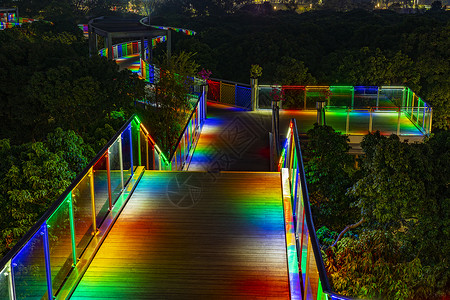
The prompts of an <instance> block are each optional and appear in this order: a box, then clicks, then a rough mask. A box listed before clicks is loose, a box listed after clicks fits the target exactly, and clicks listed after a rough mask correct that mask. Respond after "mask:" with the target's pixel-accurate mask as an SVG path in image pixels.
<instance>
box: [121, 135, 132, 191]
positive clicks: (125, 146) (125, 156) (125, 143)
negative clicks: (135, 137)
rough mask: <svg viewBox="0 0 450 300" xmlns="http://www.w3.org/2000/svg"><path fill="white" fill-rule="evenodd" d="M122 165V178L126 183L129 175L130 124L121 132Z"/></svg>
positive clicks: (130, 165)
mask: <svg viewBox="0 0 450 300" xmlns="http://www.w3.org/2000/svg"><path fill="white" fill-rule="evenodd" d="M121 136H122V165H123V180H124V184H127V182H128V180H129V179H130V177H131V173H132V172H131V167H132V163H131V145H130V143H131V126H130V127H128V128H127V129H125V130H124V131H123V132H122V135H121Z"/></svg>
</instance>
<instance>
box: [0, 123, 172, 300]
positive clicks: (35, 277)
mask: <svg viewBox="0 0 450 300" xmlns="http://www.w3.org/2000/svg"><path fill="white" fill-rule="evenodd" d="M135 125H136V126H135ZM141 134H143V135H144V136H145V139H144V140H141V139H140V136H141ZM124 137H125V138H128V139H129V141H128V142H129V143H126V144H124V143H122V142H121V140H122V138H124ZM136 139H137V140H136ZM125 140H126V139H125ZM125 140H124V141H125ZM148 143H151V144H152V145H153V146H155V149H156V151H155V152H150V151H149V148H151V149H153V148H152V147H143V145H144V144H147V145H148ZM134 145H137V149H134V148H133V147H134ZM142 149H147V150H142ZM134 150H135V151H137V152H138V153H139V157H141V152H142V151H144V152H145V153H144V155H145V156H144V157H146V159H147V160H148V159H150V157H154V156H155V155H157V156H159V159H160V160H161V159H165V160H166V161H167V159H166V158H165V157H164V154H163V153H162V152H161V151H160V150H159V147H158V146H157V145H156V144H155V143H154V139H153V138H152V137H151V136H150V135H149V133H148V130H147V129H146V128H145V126H144V125H143V124H142V123H141V121H140V119H139V118H138V117H137V116H133V117H132V118H130V119H129V120H128V122H127V123H126V124H125V125H124V126H123V127H122V128H121V130H119V131H118V132H117V133H116V135H115V136H114V138H113V139H111V140H110V141H109V142H108V144H107V146H105V148H103V150H102V151H100V152H99V153H98V154H97V156H96V157H95V158H94V159H93V160H92V161H91V162H90V163H89V165H88V166H87V167H86V168H85V169H84V170H83V172H82V173H80V174H79V175H78V177H77V178H76V179H75V181H73V182H72V183H71V185H70V186H69V187H68V188H67V189H66V191H65V192H64V193H63V194H62V195H61V196H60V197H59V199H58V200H56V201H55V202H54V203H53V205H52V206H51V208H50V209H49V210H48V211H47V212H45V213H44V216H43V217H42V218H41V220H40V221H38V222H37V223H36V224H35V225H34V226H33V228H32V229H30V231H29V232H28V233H27V234H26V235H25V236H24V237H23V238H22V240H21V241H19V242H18V243H17V244H16V246H14V248H13V250H11V251H10V252H9V253H8V254H7V255H6V256H5V257H4V258H3V259H2V261H1V263H2V265H1V268H0V270H1V275H3V276H0V298H1V299H13V298H14V295H15V296H17V297H18V298H22V297H25V295H27V294H29V292H31V291H33V294H36V292H37V293H38V294H40V293H42V294H41V295H40V296H39V298H41V297H43V296H45V295H52V297H53V296H57V295H56V294H57V293H58V291H59V290H61V288H62V286H63V285H64V280H61V278H65V277H66V276H67V277H68V276H69V275H70V274H75V275H77V274H78V273H73V272H78V269H77V268H78V264H79V262H80V260H79V258H81V255H82V253H84V251H85V249H87V248H88V247H92V245H94V247H95V245H96V244H95V243H98V240H97V239H92V236H93V235H92V234H96V233H95V232H98V228H100V227H101V226H102V223H103V221H104V220H105V217H106V216H107V214H108V213H107V211H108V210H106V211H105V212H103V208H105V207H106V208H108V209H109V211H111V209H112V208H113V207H114V205H116V204H117V203H120V204H119V205H123V203H124V202H123V201H122V200H121V201H120V202H119V201H118V202H117V203H116V199H117V197H120V195H121V194H122V193H123V192H125V187H126V184H127V182H129V181H130V180H131V178H132V177H133V176H134V172H135V166H136V167H137V166H138V165H139V164H140V163H139V161H138V157H133V151H134ZM152 151H153V150H152ZM113 156H114V157H115V158H116V159H117V158H119V157H120V167H119V164H118V162H117V160H116V161H115V162H114V164H113V161H112V159H113ZM110 160H111V162H110ZM125 161H128V162H129V164H128V166H129V167H130V169H129V170H128V169H123V168H124V165H125ZM105 162H106V164H105ZM122 162H123V164H122ZM165 168H167V166H165ZM125 174H126V176H127V177H126V178H124V175H125ZM106 175H108V176H106ZM138 175H139V174H138ZM120 178H122V179H120ZM113 180H115V184H114V188H115V189H116V190H117V189H118V190H117V191H114V192H112V189H111V188H108V190H106V188H105V186H108V187H110V186H111V183H112V181H113ZM112 194H114V195H113V196H114V198H113V201H114V202H113V203H111V202H110V201H111V195H112ZM75 197H76V199H75ZM115 203H116V204H115ZM81 207H83V209H84V210H85V211H83V214H82V215H80V213H79V211H80V208H81ZM102 207H103V208H102ZM89 214H90V216H89ZM102 214H105V215H104V216H103V215H102ZM98 217H100V219H99V220H98V221H97V218H98ZM61 222H63V223H61ZM80 222H81V223H80ZM64 224H65V225H64ZM80 224H81V225H82V227H80ZM83 226H84V227H83ZM89 227H92V228H93V229H92V230H91V229H89ZM83 228H87V231H84V229H83ZM93 230H94V232H92V231H93ZM50 231H51V232H52V236H51V239H50ZM55 234H56V236H55ZM82 241H84V242H82ZM91 243H94V244H91ZM61 251H62V252H61ZM61 259H63V261H62V260H61ZM84 262H85V260H84V261H83V263H84ZM54 263H57V264H56V265H54ZM74 270H75V271H74ZM60 272H63V273H64V274H62V275H61V274H59V273H60ZM56 274H58V278H59V279H58V281H56V277H55V276H56ZM75 275H74V276H75ZM61 276H63V277H61ZM70 276H72V275H70ZM53 279H55V281H54V280H53ZM55 284H56V285H55ZM4 286H7V287H8V288H7V290H3V289H2V287H4ZM4 293H7V294H6V295H5V294H4ZM45 297H46V296H45ZM52 297H50V298H52Z"/></svg>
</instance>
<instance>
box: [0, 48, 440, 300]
mask: <svg viewBox="0 0 450 300" xmlns="http://www.w3.org/2000/svg"><path fill="white" fill-rule="evenodd" d="M141 45H142V42H141V41H132V42H127V43H124V44H118V45H114V46H110V47H109V53H110V54H111V53H113V55H112V56H111V57H114V58H116V59H126V57H130V56H133V55H134V56H136V58H137V59H138V58H139V54H140V53H141V50H142V49H141ZM102 51H104V50H102ZM101 53H103V54H104V53H105V52H101ZM138 72H139V73H140V75H141V76H142V78H143V79H144V80H146V81H147V82H148V83H149V84H152V83H154V82H155V81H157V80H158V76H159V69H158V68H156V67H155V66H153V65H151V64H149V63H147V62H146V61H145V60H144V59H141V60H140V61H139V71H138ZM194 85H195V86H193V87H192V96H193V99H194V100H195V102H194V105H193V109H192V112H191V114H190V116H189V119H188V121H187V123H186V124H185V127H184V130H183V131H182V133H181V135H180V137H179V139H178V143H177V146H176V147H175V149H174V150H173V151H172V152H171V153H170V156H168V157H167V156H166V155H165V154H164V153H163V152H162V151H161V149H160V148H159V147H158V145H157V144H156V143H155V140H154V139H153V138H152V136H151V135H150V134H149V131H148V129H147V128H146V127H145V125H144V124H143V123H142V122H141V121H140V119H139V117H138V116H133V117H131V118H130V119H129V120H128V121H127V122H126V123H125V124H124V125H123V127H122V128H121V129H120V130H119V131H118V132H117V133H116V134H115V136H114V137H113V138H112V139H111V140H110V141H109V142H108V143H107V145H105V147H104V148H103V149H102V150H101V151H100V152H99V153H98V154H97V156H96V157H95V158H94V159H93V160H92V161H91V162H90V163H89V165H88V166H87V167H86V168H85V169H84V170H83V172H81V173H80V174H79V175H78V177H77V178H76V179H75V181H74V182H72V184H71V185H70V186H69V187H68V188H67V189H66V191H65V192H64V193H63V194H62V195H61V196H60V197H59V199H58V200H56V201H55V202H54V203H53V205H52V206H51V207H50V208H49V209H48V211H47V212H46V213H45V214H44V215H43V216H42V218H41V219H40V220H39V221H38V222H37V223H36V224H35V225H34V226H33V228H31V229H30V231H29V232H28V233H27V234H26V235H25V236H24V237H23V238H22V239H21V240H20V241H19V242H18V243H17V245H16V246H15V247H14V248H13V249H12V250H11V251H10V252H9V253H8V254H7V255H6V256H5V257H4V258H3V259H2V260H1V261H0V299H2V300H3V299H53V298H54V299H67V298H73V299H153V298H154V299H161V298H164V299H216V298H226V299H231V298H232V299H234V298H237V299H259V298H264V299H271V298H273V299H275V298H276V299H314V300H316V299H320V300H323V299H348V298H346V297H343V296H340V295H337V294H335V293H334V292H333V291H332V290H331V287H330V284H329V281H328V278H327V274H326V271H325V268H324V265H323V260H322V256H321V252H320V249H319V244H318V241H317V237H316V233H315V228H314V223H313V218H312V215H311V210H310V205H309V196H308V189H307V186H306V178H305V172H304V169H303V160H302V153H301V145H300V139H299V134H301V133H304V132H306V130H308V129H309V128H311V126H312V124H313V123H314V122H315V121H316V120H317V110H316V108H315V102H317V101H318V100H320V101H325V102H327V106H326V107H325V111H324V112H325V119H326V122H327V124H330V125H332V126H333V127H335V128H336V129H337V130H339V131H341V132H343V133H346V134H350V135H362V134H365V133H367V132H369V131H375V130H381V131H382V133H383V134H391V133H397V134H400V135H401V136H407V137H411V136H418V137H423V136H425V135H428V134H429V133H430V129H431V113H432V110H431V107H429V106H428V105H427V104H426V103H425V102H424V101H423V100H422V99H420V98H419V97H417V95H415V94H414V93H413V92H412V91H411V90H410V89H408V88H407V87H333V86H326V87H310V86H297V87H286V86H261V85H257V84H255V83H254V84H253V85H251V86H250V85H244V84H238V83H233V82H228V81H221V80H208V81H207V82H205V81H202V80H200V79H198V80H196V81H195V84H194ZM280 91H282V92H283V93H284V97H285V102H284V103H283V105H284V106H285V107H289V108H290V109H286V110H281V113H280V115H281V123H282V126H281V131H282V132H283V133H284V134H283V137H284V139H283V141H281V155H280V156H279V157H277V168H276V170H272V171H271V166H270V165H271V164H270V148H269V139H268V132H269V131H270V128H271V123H272V116H271V110H267V108H269V107H270V102H271V101H269V100H270V94H271V93H277V92H280ZM298 106H300V108H301V109H294V108H298Z"/></svg>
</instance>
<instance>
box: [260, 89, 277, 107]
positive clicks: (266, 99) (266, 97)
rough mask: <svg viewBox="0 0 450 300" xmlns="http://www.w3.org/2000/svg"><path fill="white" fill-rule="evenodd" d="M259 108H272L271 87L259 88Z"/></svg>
mask: <svg viewBox="0 0 450 300" xmlns="http://www.w3.org/2000/svg"><path fill="white" fill-rule="evenodd" d="M258 92H259V96H258V98H259V100H258V101H259V103H258V104H259V108H271V107H272V100H273V97H272V87H270V86H260V87H259V91H258Z"/></svg>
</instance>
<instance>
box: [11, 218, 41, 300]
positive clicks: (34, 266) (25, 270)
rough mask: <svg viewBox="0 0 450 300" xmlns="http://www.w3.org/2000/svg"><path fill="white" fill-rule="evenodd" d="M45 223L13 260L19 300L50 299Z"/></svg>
mask: <svg viewBox="0 0 450 300" xmlns="http://www.w3.org/2000/svg"><path fill="white" fill-rule="evenodd" d="M44 226H47V225H46V224H45V223H44V224H43V225H42V226H41V228H39V230H38V231H37V232H36V233H35V234H34V235H33V237H32V238H31V239H30V240H29V241H28V242H27V243H26V244H25V245H24V246H23V248H22V249H21V250H20V252H19V253H18V254H17V255H16V256H15V257H14V258H13V259H12V262H11V264H12V266H13V273H14V284H15V291H16V297H17V299H24V298H27V299H41V298H44V299H48V295H47V278H46V272H45V254H44V232H45V228H44Z"/></svg>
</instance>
